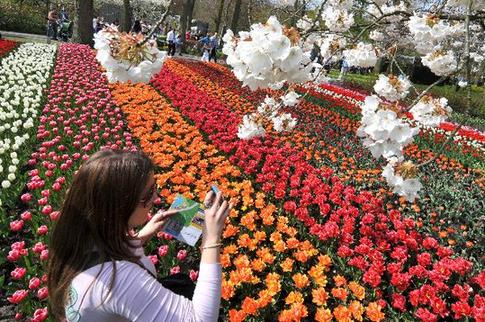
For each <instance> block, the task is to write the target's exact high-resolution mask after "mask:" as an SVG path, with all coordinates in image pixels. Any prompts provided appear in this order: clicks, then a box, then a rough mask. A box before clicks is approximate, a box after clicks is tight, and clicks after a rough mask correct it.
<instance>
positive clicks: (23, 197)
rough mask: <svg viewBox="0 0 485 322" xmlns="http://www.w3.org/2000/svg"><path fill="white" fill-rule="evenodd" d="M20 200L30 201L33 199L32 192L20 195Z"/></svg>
mask: <svg viewBox="0 0 485 322" xmlns="http://www.w3.org/2000/svg"><path fill="white" fill-rule="evenodd" d="M20 200H22V202H25V203H28V202H29V201H31V200H32V195H31V194H30V193H24V194H23V195H22V196H21V197H20Z"/></svg>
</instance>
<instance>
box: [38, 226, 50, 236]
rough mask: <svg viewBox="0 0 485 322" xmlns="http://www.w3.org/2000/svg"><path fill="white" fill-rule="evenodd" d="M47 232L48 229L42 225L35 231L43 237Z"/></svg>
mask: <svg viewBox="0 0 485 322" xmlns="http://www.w3.org/2000/svg"><path fill="white" fill-rule="evenodd" d="M48 231H49V229H48V228H47V226H46V225H42V226H40V227H39V228H38V229H37V235H41V236H42V235H45V234H47V232H48Z"/></svg>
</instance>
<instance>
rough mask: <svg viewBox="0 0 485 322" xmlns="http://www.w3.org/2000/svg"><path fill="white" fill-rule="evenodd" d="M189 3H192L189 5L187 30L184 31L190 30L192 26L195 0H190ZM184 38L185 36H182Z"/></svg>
mask: <svg viewBox="0 0 485 322" xmlns="http://www.w3.org/2000/svg"><path fill="white" fill-rule="evenodd" d="M191 1H192V3H191V5H190V8H189V14H188V16H187V29H186V30H190V26H191V25H192V17H193V15H194V7H195V0H191ZM184 38H185V35H184Z"/></svg>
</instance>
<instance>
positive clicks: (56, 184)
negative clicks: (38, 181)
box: [52, 182, 62, 191]
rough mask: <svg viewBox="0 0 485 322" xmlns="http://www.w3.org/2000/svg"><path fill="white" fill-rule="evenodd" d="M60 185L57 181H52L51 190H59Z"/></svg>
mask: <svg viewBox="0 0 485 322" xmlns="http://www.w3.org/2000/svg"><path fill="white" fill-rule="evenodd" d="M61 188H62V186H61V184H60V183H59V182H54V184H53V185H52V190H54V191H59V190H61Z"/></svg>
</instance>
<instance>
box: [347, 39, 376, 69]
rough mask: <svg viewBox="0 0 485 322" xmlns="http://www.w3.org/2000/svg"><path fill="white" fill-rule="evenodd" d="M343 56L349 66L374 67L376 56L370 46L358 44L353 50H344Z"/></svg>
mask: <svg viewBox="0 0 485 322" xmlns="http://www.w3.org/2000/svg"><path fill="white" fill-rule="evenodd" d="M344 56H345V59H346V60H347V62H348V63H349V65H350V66H359V67H374V66H375V64H376V62H377V55H376V51H375V49H374V47H373V46H372V45H371V44H366V43H363V42H359V43H358V44H357V46H356V47H355V48H353V49H347V50H344Z"/></svg>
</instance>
